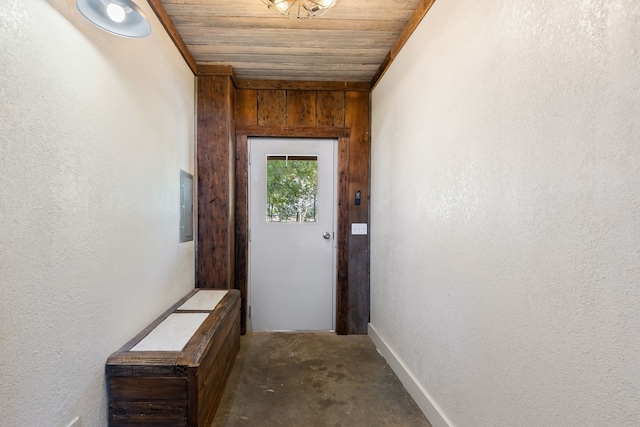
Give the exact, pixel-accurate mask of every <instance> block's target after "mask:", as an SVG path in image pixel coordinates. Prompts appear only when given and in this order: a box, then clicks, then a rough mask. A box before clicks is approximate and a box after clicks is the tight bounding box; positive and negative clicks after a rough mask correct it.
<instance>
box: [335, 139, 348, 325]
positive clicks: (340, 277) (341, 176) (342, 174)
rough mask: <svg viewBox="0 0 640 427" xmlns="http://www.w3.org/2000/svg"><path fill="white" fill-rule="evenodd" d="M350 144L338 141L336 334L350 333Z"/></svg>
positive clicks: (344, 140) (346, 140)
mask: <svg viewBox="0 0 640 427" xmlns="http://www.w3.org/2000/svg"><path fill="white" fill-rule="evenodd" d="M349 142H350V138H345V137H343V138H340V139H339V140H338V224H337V231H338V241H337V249H338V251H337V258H338V259H337V260H336V276H337V277H336V333H337V334H338V335H346V334H348V333H349V234H350V233H349V194H348V190H349V162H350V159H349Z"/></svg>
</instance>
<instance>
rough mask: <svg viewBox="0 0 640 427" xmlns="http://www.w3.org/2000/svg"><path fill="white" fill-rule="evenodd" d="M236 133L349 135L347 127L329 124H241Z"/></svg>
mask: <svg viewBox="0 0 640 427" xmlns="http://www.w3.org/2000/svg"><path fill="white" fill-rule="evenodd" d="M236 132H237V134H238V135H251V136H265V137H293V138H340V137H342V136H349V133H350V132H351V131H350V129H348V128H338V127H329V126H315V127H309V126H295V127H287V126H242V127H238V128H237V129H236Z"/></svg>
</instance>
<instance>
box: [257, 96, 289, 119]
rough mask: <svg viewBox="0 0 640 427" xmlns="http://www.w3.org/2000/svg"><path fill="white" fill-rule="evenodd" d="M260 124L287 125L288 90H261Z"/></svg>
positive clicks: (259, 97)
mask: <svg viewBox="0 0 640 427" xmlns="http://www.w3.org/2000/svg"><path fill="white" fill-rule="evenodd" d="M257 98H258V126H286V125H287V91H286V90H259V91H257Z"/></svg>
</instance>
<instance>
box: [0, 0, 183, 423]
mask: <svg viewBox="0 0 640 427" xmlns="http://www.w3.org/2000/svg"><path fill="white" fill-rule="evenodd" d="M137 3H139V4H140V5H141V7H143V9H144V11H145V12H147V16H148V17H149V18H150V20H151V22H152V35H151V36H150V37H148V38H146V39H144V40H129V39H124V38H119V37H115V36H112V35H109V34H107V33H105V32H102V31H101V30H99V29H97V28H95V27H94V26H92V25H91V24H90V23H88V22H87V21H85V20H84V18H82V17H81V16H80V15H79V13H78V12H77V11H76V9H75V1H74V0H51V1H50V2H46V1H43V0H2V2H1V4H0V179H1V182H0V425H2V426H7V427H22V426H25V427H27V426H28V427H39V426H43V427H50V426H53V427H56V426H63V427H66V426H67V424H68V423H69V422H70V421H71V420H72V419H74V418H75V417H76V416H81V421H82V425H83V426H84V427H96V426H101V425H106V414H107V401H106V385H105V380H104V363H105V361H106V359H107V357H108V356H109V355H110V354H111V353H112V352H113V351H115V350H117V349H118V348H119V347H120V346H122V345H123V344H125V343H126V342H127V341H128V340H129V339H130V338H131V337H133V336H134V335H135V334H136V333H138V332H139V331H140V330H141V329H142V328H143V327H145V326H146V325H147V324H148V323H149V322H150V321H152V320H153V319H154V318H155V317H157V316H158V315H159V314H160V313H162V312H163V311H164V310H165V309H167V308H168V307H169V306H170V305H171V304H172V303H174V302H175V301H177V300H178V299H179V298H180V297H182V296H183V295H185V294H186V293H187V292H188V291H189V290H190V289H191V288H193V286H194V268H193V265H194V247H193V242H188V243H182V244H180V243H178V221H179V210H178V203H179V188H178V185H179V176H180V173H179V169H180V168H182V169H185V170H187V171H191V172H193V145H194V77H193V74H192V73H191V72H190V71H189V69H188V68H187V66H186V65H185V64H184V62H183V60H182V58H181V56H180V55H179V53H178V52H177V50H176V49H175V47H174V46H173V45H172V43H171V41H170V40H169V38H168V36H167V35H166V34H165V33H164V32H163V29H162V27H161V26H160V25H159V23H158V21H157V20H156V19H155V15H153V13H152V12H151V10H150V9H149V7H148V5H147V4H146V2H145V1H142V0H138V2H137Z"/></svg>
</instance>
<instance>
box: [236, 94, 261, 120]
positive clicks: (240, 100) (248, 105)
mask: <svg viewBox="0 0 640 427" xmlns="http://www.w3.org/2000/svg"><path fill="white" fill-rule="evenodd" d="M234 114H235V120H236V127H240V126H256V125H257V124H258V96H257V94H256V91H255V90H254V89H240V90H237V91H236V109H235V113H234Z"/></svg>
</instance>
